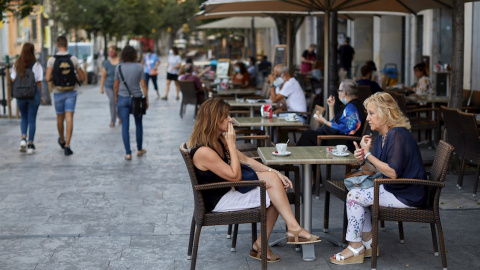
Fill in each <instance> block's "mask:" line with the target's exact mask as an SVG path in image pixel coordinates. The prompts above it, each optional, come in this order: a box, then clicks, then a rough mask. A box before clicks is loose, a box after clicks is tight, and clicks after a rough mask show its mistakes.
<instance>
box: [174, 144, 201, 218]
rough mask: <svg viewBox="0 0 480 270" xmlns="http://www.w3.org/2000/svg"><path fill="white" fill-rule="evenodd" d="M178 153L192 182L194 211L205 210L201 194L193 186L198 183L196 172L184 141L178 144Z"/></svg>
mask: <svg viewBox="0 0 480 270" xmlns="http://www.w3.org/2000/svg"><path fill="white" fill-rule="evenodd" d="M180 154H182V157H183V161H185V165H186V166H187V171H188V175H189V176H190V182H191V184H192V191H193V198H194V200H195V212H197V211H201V212H205V204H204V201H203V196H202V194H201V192H200V191H196V190H195V186H197V185H198V184H199V183H198V179H197V174H196V173H195V168H194V165H193V160H192V157H191V156H190V151H188V148H187V144H186V143H182V144H181V145H180Z"/></svg>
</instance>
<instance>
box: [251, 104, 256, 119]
mask: <svg viewBox="0 0 480 270" xmlns="http://www.w3.org/2000/svg"><path fill="white" fill-rule="evenodd" d="M254 116H255V108H254V107H253V106H250V117H254Z"/></svg>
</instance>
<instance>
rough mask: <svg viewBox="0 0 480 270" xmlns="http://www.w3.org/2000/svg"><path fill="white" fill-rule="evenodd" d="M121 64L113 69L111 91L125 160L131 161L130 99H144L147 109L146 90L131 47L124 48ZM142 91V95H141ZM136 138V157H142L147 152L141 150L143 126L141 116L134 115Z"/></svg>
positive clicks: (140, 66)
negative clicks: (120, 126)
mask: <svg viewBox="0 0 480 270" xmlns="http://www.w3.org/2000/svg"><path fill="white" fill-rule="evenodd" d="M120 58H121V59H120V60H121V63H120V64H119V65H118V66H117V67H116V69H115V80H114V82H113V90H114V95H115V103H116V104H117V106H118V112H119V113H120V118H121V119H122V138H123V145H124V146H125V152H126V155H125V159H126V160H131V159H132V150H131V149H130V133H129V129H130V113H132V99H133V98H134V97H142V96H144V97H145V99H146V108H147V109H148V90H147V84H146V82H145V76H144V73H143V67H142V65H141V64H140V63H137V51H136V50H135V49H134V48H133V47H132V46H125V48H123V50H122V52H121V55H120ZM142 90H143V94H142ZM133 117H134V118H135V127H136V138H137V156H143V155H144V154H145V153H147V150H145V149H143V148H142V143H143V124H142V118H143V116H142V114H134V115H133Z"/></svg>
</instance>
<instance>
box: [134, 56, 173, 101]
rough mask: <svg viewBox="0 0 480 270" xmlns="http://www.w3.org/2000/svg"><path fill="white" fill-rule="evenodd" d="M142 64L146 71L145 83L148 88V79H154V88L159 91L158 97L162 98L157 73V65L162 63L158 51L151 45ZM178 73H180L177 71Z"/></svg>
mask: <svg viewBox="0 0 480 270" xmlns="http://www.w3.org/2000/svg"><path fill="white" fill-rule="evenodd" d="M142 64H143V65H144V72H145V83H146V85H147V89H148V81H149V80H150V79H152V82H153V89H155V92H157V98H160V93H158V85H157V75H158V69H157V67H158V66H159V65H160V60H159V59H158V56H157V54H156V53H154V52H152V49H151V48H150V47H149V48H147V51H146V52H145V55H144V56H143V60H142ZM177 74H178V73H177Z"/></svg>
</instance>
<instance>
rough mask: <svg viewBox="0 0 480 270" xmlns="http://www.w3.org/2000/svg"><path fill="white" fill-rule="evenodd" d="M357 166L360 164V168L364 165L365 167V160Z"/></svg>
mask: <svg viewBox="0 0 480 270" xmlns="http://www.w3.org/2000/svg"><path fill="white" fill-rule="evenodd" d="M357 164H358V166H360V167H361V166H363V165H365V159H364V160H363V162H362V163H358V162H357Z"/></svg>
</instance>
